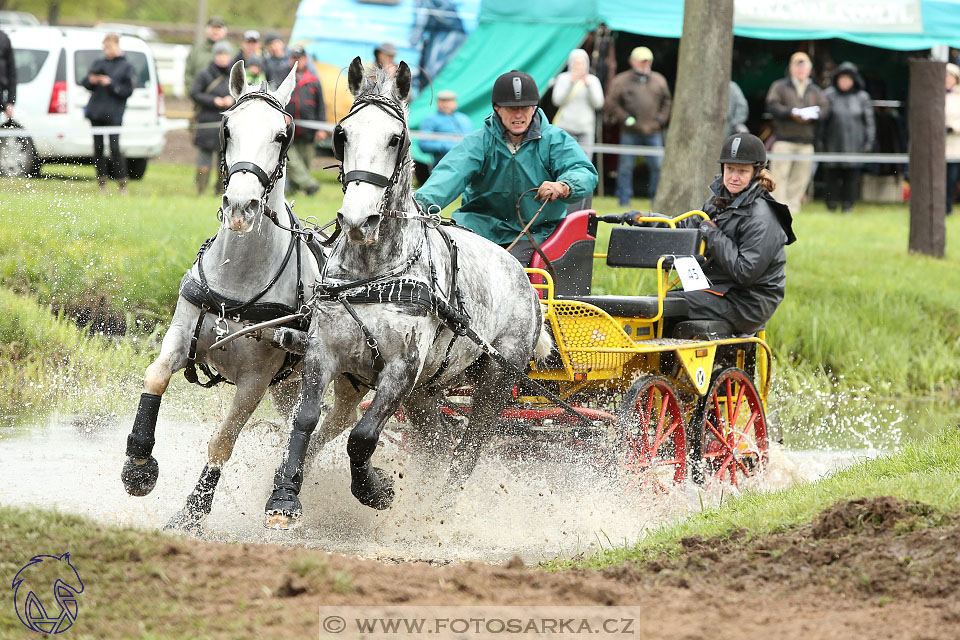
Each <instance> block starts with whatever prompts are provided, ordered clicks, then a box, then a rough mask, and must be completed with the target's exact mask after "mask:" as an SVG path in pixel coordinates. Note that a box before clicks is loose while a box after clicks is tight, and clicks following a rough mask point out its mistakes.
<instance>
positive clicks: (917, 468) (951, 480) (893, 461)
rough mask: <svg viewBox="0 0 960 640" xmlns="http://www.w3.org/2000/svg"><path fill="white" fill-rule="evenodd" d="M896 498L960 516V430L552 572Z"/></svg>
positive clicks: (757, 532) (747, 498)
mask: <svg viewBox="0 0 960 640" xmlns="http://www.w3.org/2000/svg"><path fill="white" fill-rule="evenodd" d="M877 496H894V497H897V498H900V499H903V500H915V501H918V502H922V503H925V504H928V505H930V506H932V507H934V508H935V509H938V510H940V511H942V512H944V513H956V512H957V511H960V428H949V429H945V430H943V431H941V432H940V433H939V434H937V435H936V436H934V437H931V438H928V439H925V440H921V441H915V442H911V443H909V444H907V445H905V446H904V447H903V449H902V450H901V451H899V452H898V453H895V454H891V455H888V456H882V457H879V458H875V459H872V460H868V461H866V462H862V463H860V464H857V465H854V466H852V467H848V468H846V469H843V470H840V471H836V472H834V473H832V474H831V475H829V476H827V477H825V478H823V479H820V480H818V481H816V482H811V483H805V484H799V485H794V486H792V487H790V488H787V489H781V490H779V491H773V492H759V491H749V492H744V493H743V494H741V495H739V496H736V497H733V498H728V499H726V500H725V501H724V503H723V505H722V506H720V507H717V508H710V509H704V510H703V511H701V512H700V513H697V514H695V515H692V516H689V517H687V518H684V519H683V520H681V521H679V522H677V523H675V524H671V525H667V526H664V527H662V528H660V529H658V530H655V531H653V532H651V533H650V534H649V535H647V536H645V537H643V538H642V539H640V540H639V541H638V542H636V543H634V544H628V545H624V546H622V547H611V548H608V549H605V550H603V551H600V552H598V553H597V554H595V555H592V556H589V557H586V558H581V559H576V560H562V559H561V560H557V561H554V562H552V563H548V564H547V565H546V566H547V567H548V568H551V569H565V568H571V567H580V568H586V569H600V568H603V567H606V566H610V565H618V564H621V563H623V562H628V561H642V560H645V559H649V558H652V557H654V556H657V555H659V554H663V553H674V552H677V551H678V550H679V549H680V540H681V539H682V538H686V537H690V536H698V537H700V538H703V539H713V538H725V537H727V536H729V535H730V534H731V533H733V532H734V531H742V532H743V533H744V534H745V537H746V539H747V540H748V541H749V540H750V539H752V538H755V537H758V536H762V535H764V534H768V533H773V532H777V531H783V530H785V529H788V528H790V527H793V526H797V525H800V524H803V523H806V522H810V521H811V520H813V519H814V517H815V516H816V515H817V514H818V513H820V512H821V511H823V510H824V509H825V508H827V507H829V506H830V505H832V504H835V503H837V502H840V501H843V500H852V499H856V498H869V497H877Z"/></svg>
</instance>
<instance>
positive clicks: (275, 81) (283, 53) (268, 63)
mask: <svg viewBox="0 0 960 640" xmlns="http://www.w3.org/2000/svg"><path fill="white" fill-rule="evenodd" d="M263 45H264V50H263V72H264V73H265V74H267V82H268V83H269V84H270V88H271V89H273V90H274V91H276V89H277V87H279V86H280V83H281V82H283V80H284V78H286V77H287V74H288V73H290V54H289V53H287V45H286V44H285V43H284V41H283V38H281V37H280V34H278V33H272V32H271V33H267V35H266V37H264V39H263Z"/></svg>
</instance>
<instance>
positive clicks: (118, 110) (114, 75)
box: [82, 55, 134, 125]
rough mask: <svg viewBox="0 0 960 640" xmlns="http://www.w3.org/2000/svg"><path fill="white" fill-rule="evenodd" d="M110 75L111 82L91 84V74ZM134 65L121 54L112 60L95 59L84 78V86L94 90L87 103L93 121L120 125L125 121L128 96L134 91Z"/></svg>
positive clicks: (88, 115)
mask: <svg viewBox="0 0 960 640" xmlns="http://www.w3.org/2000/svg"><path fill="white" fill-rule="evenodd" d="M91 73H97V74H102V75H105V76H110V84H108V85H107V86H103V85H102V84H91V83H90V74H91ZM133 75H134V70H133V65H132V64H130V63H129V62H128V61H127V58H126V56H123V55H119V56H117V57H116V58H113V59H112V60H107V59H106V58H100V59H99V60H94V62H93V64H91V65H90V69H89V70H88V71H87V75H86V76H84V78H83V83H82V84H83V86H84V87H86V88H87V89H89V90H90V91H92V92H93V93H92V94H91V95H90V102H88V103H87V109H86V116H87V118H88V119H89V120H90V121H91V122H101V123H105V124H112V125H118V124H121V123H122V122H123V111H124V109H126V108H127V98H129V97H130V94H132V93H133Z"/></svg>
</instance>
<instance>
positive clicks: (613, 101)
mask: <svg viewBox="0 0 960 640" xmlns="http://www.w3.org/2000/svg"><path fill="white" fill-rule="evenodd" d="M652 67H653V52H652V51H650V49H649V48H647V47H637V48H635V49H634V50H633V51H632V52H631V53H630V70H629V71H624V72H623V73H618V74H617V75H616V76H614V78H613V81H612V82H611V83H610V91H609V95H608V96H607V103H606V108H605V113H604V118H605V119H606V121H607V122H609V123H611V124H615V125H619V126H620V144H624V145H643V146H647V147H662V146H663V128H664V127H665V126H666V124H667V121H669V120H670V108H671V106H672V105H673V97H672V96H671V95H670V87H669V86H667V79H666V78H664V77H663V76H662V75H661V74H659V73H657V72H656V71H653V70H652ZM635 161H636V156H633V155H628V154H621V155H620V160H619V164H618V165H617V187H616V196H617V200H619V201H620V206H622V207H625V206H628V205H629V204H630V198H632V197H633V166H634V163H635ZM644 162H646V165H647V168H648V169H649V171H650V188H649V193H650V201H651V203H652V202H653V199H654V198H655V197H656V195H657V184H658V183H659V181H660V166H661V165H662V164H663V158H662V157H660V156H646V157H644Z"/></svg>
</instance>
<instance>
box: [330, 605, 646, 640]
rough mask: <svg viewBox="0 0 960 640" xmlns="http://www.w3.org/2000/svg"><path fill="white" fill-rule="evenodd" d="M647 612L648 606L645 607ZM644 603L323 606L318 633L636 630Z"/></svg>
mask: <svg viewBox="0 0 960 640" xmlns="http://www.w3.org/2000/svg"><path fill="white" fill-rule="evenodd" d="M646 615H647V616H649V611H647V612H646ZM641 616H644V611H643V610H642V608H641V607H623V606H618V607H604V606H599V605H597V606H528V605H500V606H497V605H486V606H457V605H451V606H390V605H387V606H376V605H371V606H342V607H336V606H322V607H320V620H319V626H320V629H319V637H320V638H405V639H410V638H431V639H434V638H470V639H473V638H492V637H506V636H509V637H534V636H537V637H542V636H551V635H558V636H559V635H562V636H568V637H569V636H589V637H591V638H610V637H625V636H633V635H636V634H637V630H636V629H637V627H638V626H639V625H638V624H636V621H637V620H640V619H642V618H641Z"/></svg>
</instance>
